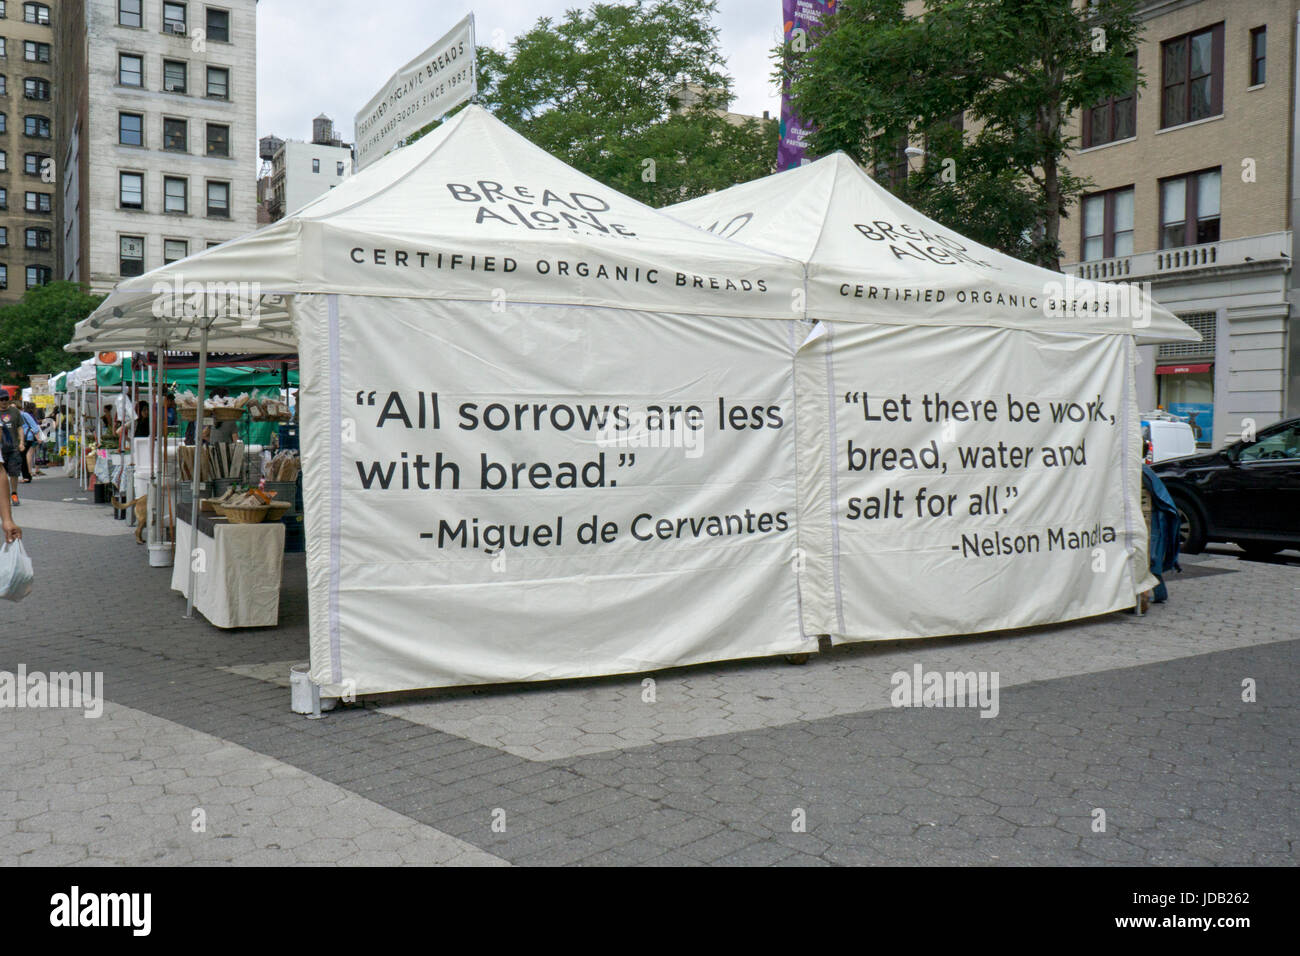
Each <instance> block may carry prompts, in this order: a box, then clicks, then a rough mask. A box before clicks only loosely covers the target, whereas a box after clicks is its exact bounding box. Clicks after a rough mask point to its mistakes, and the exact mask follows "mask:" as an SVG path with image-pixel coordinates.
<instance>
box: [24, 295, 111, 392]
mask: <svg viewBox="0 0 1300 956" xmlns="http://www.w3.org/2000/svg"><path fill="white" fill-rule="evenodd" d="M103 301H104V297H103V296H102V295H91V294H90V293H89V292H87V291H86V286H84V285H82V284H81V283H79V282H50V283H47V284H46V285H38V286H36V287H35V288H33V289H29V290H28V291H27V293H26V294H25V295H24V296H23V297H22V298H21V299H20V300H18V301H17V302H15V303H13V304H12V305H6V306H2V307H0V375H3V376H4V377H5V379H7V380H8V381H10V382H11V383H12V382H13V381H14V380H15V379H19V378H26V377H27V376H28V375H40V374H44V373H54V372H58V371H61V370H62V369H66V368H70V367H72V366H73V365H75V364H76V363H77V362H80V361H81V360H82V359H84V358H87V357H88V353H87V354H85V355H77V354H75V353H72V352H65V351H63V346H64V345H65V344H67V342H68V341H70V340H71V339H72V330H73V327H74V326H75V325H76V324H77V323H78V322H80V321H81V320H82V319H84V318H85V317H86V316H88V315H90V313H91V312H93V311H95V308H96V306H98V305H99V303H101V302H103Z"/></svg>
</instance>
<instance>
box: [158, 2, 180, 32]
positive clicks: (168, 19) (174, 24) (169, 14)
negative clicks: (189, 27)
mask: <svg viewBox="0 0 1300 956" xmlns="http://www.w3.org/2000/svg"><path fill="white" fill-rule="evenodd" d="M163 33H179V34H180V35H182V36H184V35H185V4H183V3H164V4H163Z"/></svg>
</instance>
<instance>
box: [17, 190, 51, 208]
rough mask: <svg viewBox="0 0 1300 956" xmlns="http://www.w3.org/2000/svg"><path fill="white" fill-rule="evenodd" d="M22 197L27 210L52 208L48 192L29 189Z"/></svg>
mask: <svg viewBox="0 0 1300 956" xmlns="http://www.w3.org/2000/svg"><path fill="white" fill-rule="evenodd" d="M23 199H24V208H25V209H26V210H27V211H28V212H49V211H50V210H51V209H52V208H53V206H52V205H51V200H50V194H49V193H38V192H32V191H30V190H29V191H28V192H27V193H26V194H25V195H24V197H23Z"/></svg>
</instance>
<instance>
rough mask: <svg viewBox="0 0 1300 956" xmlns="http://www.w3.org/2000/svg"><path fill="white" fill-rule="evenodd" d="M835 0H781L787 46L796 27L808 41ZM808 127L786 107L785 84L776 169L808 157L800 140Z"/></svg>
mask: <svg viewBox="0 0 1300 956" xmlns="http://www.w3.org/2000/svg"><path fill="white" fill-rule="evenodd" d="M838 2H839V0H781V12H782V14H783V16H782V20H783V22H784V26H785V43H786V46H787V47H789V46H790V45H791V44H792V43H793V42H794V38H795V35H796V31H800V36H801V39H802V42H803V43H805V44H808V45H811V43H812V37H813V35H814V34H815V33H816V32H817V31H816V28H817V27H818V26H819V25H820V24H821V22H822V21H823V20H824V19H825V18H826V17H828V16H830V15H831V14H832V13H834V12H835V6H836V4H837V3H838ZM805 49H806V48H805ZM809 131H810V128H809V127H808V126H805V125H804V124H803V121H802V120H800V119H799V117H797V116H795V115H794V112H793V111H792V110H791V109H790V90H789V87H788V85H787V87H786V88H785V89H783V90H782V91H781V140H780V142H779V143H778V144H777V147H776V168H777V169H778V170H782V169H789V168H790V167H791V166H800V165H802V164H803V163H804V162H805V161H806V159H809V158H811V157H806V156H805V153H806V147H805V144H804V140H805V139H806V138H807V136H808V133H809Z"/></svg>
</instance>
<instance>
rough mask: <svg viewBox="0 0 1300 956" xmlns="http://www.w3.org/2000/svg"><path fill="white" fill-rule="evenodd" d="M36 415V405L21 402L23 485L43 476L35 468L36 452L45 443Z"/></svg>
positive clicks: (41, 472)
mask: <svg viewBox="0 0 1300 956" xmlns="http://www.w3.org/2000/svg"><path fill="white" fill-rule="evenodd" d="M36 415H37V411H36V405H35V404H34V403H33V402H23V439H24V441H26V442H27V452H26V454H25V456H24V458H23V483H24V484H31V481H32V477H33V476H34V475H43V474H45V472H43V471H41V470H39V469H38V468H37V467H36V452H37V450H38V449H39V448H40V447H41V445H42V444H43V443H44V441H45V433H44V432H42V431H41V426H40V423H39V422H37V421H36Z"/></svg>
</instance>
